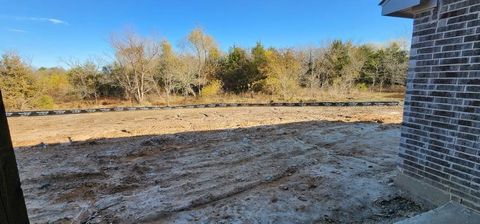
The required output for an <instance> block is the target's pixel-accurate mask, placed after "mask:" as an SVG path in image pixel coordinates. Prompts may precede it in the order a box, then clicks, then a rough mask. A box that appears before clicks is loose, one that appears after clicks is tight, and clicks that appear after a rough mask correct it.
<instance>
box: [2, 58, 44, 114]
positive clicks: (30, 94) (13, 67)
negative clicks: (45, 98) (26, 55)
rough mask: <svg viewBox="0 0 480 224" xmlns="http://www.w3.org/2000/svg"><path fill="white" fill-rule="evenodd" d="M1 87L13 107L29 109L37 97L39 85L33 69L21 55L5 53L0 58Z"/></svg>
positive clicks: (8, 104) (7, 101) (5, 97)
mask: <svg viewBox="0 0 480 224" xmlns="http://www.w3.org/2000/svg"><path fill="white" fill-rule="evenodd" d="M0 89H1V90H2V92H3V97H4V99H5V104H6V106H7V107H8V108H11V109H19V110H23V109H27V108H29V107H31V106H32V102H33V101H34V100H35V98H36V97H37V93H38V85H37V83H36V81H35V79H34V77H33V74H32V70H31V69H30V67H29V66H28V65H27V63H25V62H24V61H23V60H22V59H21V58H20V56H19V55H17V54H15V53H5V54H3V55H2V56H1V59H0Z"/></svg>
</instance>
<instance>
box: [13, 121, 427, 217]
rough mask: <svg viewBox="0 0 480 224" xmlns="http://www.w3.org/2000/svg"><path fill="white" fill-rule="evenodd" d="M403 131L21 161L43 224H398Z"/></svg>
mask: <svg viewBox="0 0 480 224" xmlns="http://www.w3.org/2000/svg"><path fill="white" fill-rule="evenodd" d="M399 137H400V126H399V125H386V124H378V123H374V122H356V123H345V122H327V121H312V122H300V123H288V124H281V125H268V126H258V127H251V128H239V129H227V130H218V131H200V132H185V133H177V134H171V135H159V136H139V137H131V138H116V139H99V140H91V141H86V142H74V143H73V144H70V145H56V146H47V147H29V148H21V149H18V150H17V151H16V154H17V159H18V164H19V169H20V176H21V179H22V184H23V189H24V192H25V197H26V202H27V207H28V209H29V215H30V219H31V221H32V222H34V223H43V222H59V223H62V222H66V223H70V222H72V221H73V222H78V223H85V222H86V223H149V222H151V223H159V222H160V223H163V222H165V223H171V222H173V221H176V222H179V223H184V222H199V223H211V222H227V223H231V222H240V223H266V222H274V223H312V222H319V223H345V222H362V223H365V222H367V223H368V222H371V223H391V222H394V221H398V220H401V219H404V218H407V217H409V216H413V215H415V214H418V213H419V212H422V211H423V209H422V208H421V207H420V206H418V205H416V204H414V203H413V202H411V201H409V200H407V199H405V198H403V197H402V196H401V194H399V192H398V189H397V188H396V187H395V186H394V185H393V183H392V182H393V180H392V178H393V176H394V175H395V173H396V168H395V162H396V157H397V156H396V155H397V146H398V142H399Z"/></svg>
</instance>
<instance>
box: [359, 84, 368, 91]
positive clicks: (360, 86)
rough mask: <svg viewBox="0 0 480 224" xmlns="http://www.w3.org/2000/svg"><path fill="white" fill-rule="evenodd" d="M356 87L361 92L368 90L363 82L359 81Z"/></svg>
mask: <svg viewBox="0 0 480 224" xmlns="http://www.w3.org/2000/svg"><path fill="white" fill-rule="evenodd" d="M357 89H358V90H360V91H362V92H365V91H368V86H367V84H365V83H359V84H357Z"/></svg>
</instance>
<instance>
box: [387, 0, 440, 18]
mask: <svg viewBox="0 0 480 224" xmlns="http://www.w3.org/2000/svg"><path fill="white" fill-rule="evenodd" d="M437 2H438V0H383V1H382V2H380V5H381V6H382V14H383V15H384V16H395V17H405V18H412V17H413V15H414V13H415V12H418V11H420V10H424V9H426V8H432V7H436V6H437Z"/></svg>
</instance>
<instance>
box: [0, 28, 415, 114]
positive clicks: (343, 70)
mask: <svg viewBox="0 0 480 224" xmlns="http://www.w3.org/2000/svg"><path fill="white" fill-rule="evenodd" d="M110 43H111V46H112V49H113V52H114V57H113V58H114V59H113V60H112V62H110V63H107V64H105V63H101V62H99V61H98V60H92V59H89V60H86V61H82V62H80V61H70V62H67V63H66V64H67V65H68V69H63V68H60V67H58V68H43V67H41V68H38V69H35V68H32V67H31V66H30V65H29V64H28V63H27V62H26V61H25V60H24V59H22V58H21V57H20V56H19V55H18V54H16V53H11V52H9V53H4V54H3V55H2V56H1V59H0V89H2V92H3V95H4V99H5V102H6V104H7V107H8V108H9V109H30V108H51V107H53V106H54V105H55V103H57V102H65V101H74V100H95V101H96V100H97V99H99V98H116V99H123V100H131V101H133V102H135V103H138V104H143V103H145V101H146V99H147V96H149V95H153V94H155V95H158V96H161V97H164V98H165V100H166V101H167V103H169V102H170V98H171V97H172V96H174V95H175V96H184V97H209V96H212V95H218V94H221V93H231V94H241V93H262V94H271V95H278V96H281V97H282V98H284V99H288V98H289V97H292V95H294V94H295V91H296V90H298V89H307V90H309V91H316V90H319V89H320V90H326V91H340V92H350V91H352V90H353V89H358V88H363V89H366V88H370V89H375V90H379V91H382V89H384V88H386V87H390V86H394V85H400V86H403V85H404V82H405V76H406V73H407V67H408V51H407V50H406V48H405V47H403V46H401V44H400V43H398V42H391V43H389V44H388V45H387V46H375V45H370V44H363V45H355V44H353V43H351V42H348V41H341V40H335V41H332V42H330V43H328V44H326V45H325V46H319V47H310V48H286V49H278V48H273V47H270V48H266V47H265V46H263V45H262V44H261V43H257V44H256V46H254V47H253V48H251V49H246V48H242V47H238V46H233V47H231V48H230V50H229V51H228V52H222V51H221V50H220V48H219V46H218V44H217V43H216V41H215V40H214V38H213V37H212V36H210V35H208V34H206V33H205V32H204V31H203V30H202V29H200V28H196V29H194V30H193V31H192V32H190V34H189V35H188V36H187V37H186V40H185V41H184V42H183V43H182V44H181V45H180V46H179V47H178V48H174V47H173V46H172V44H171V43H170V42H168V41H167V40H160V41H159V40H156V39H153V38H150V37H144V36H141V35H139V34H136V33H134V32H124V33H122V34H120V35H113V37H112V38H111V41H110Z"/></svg>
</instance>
